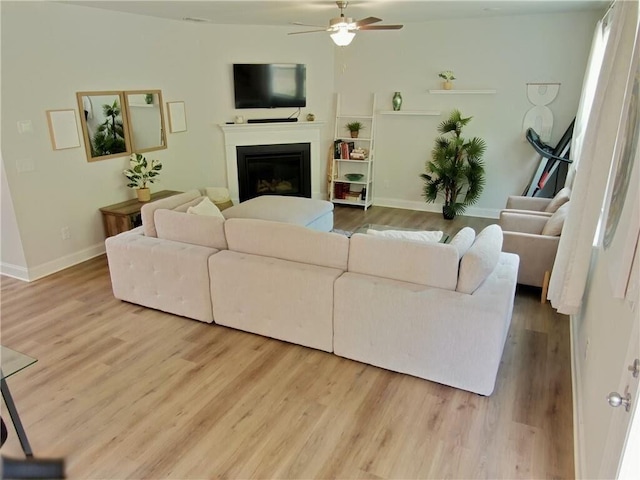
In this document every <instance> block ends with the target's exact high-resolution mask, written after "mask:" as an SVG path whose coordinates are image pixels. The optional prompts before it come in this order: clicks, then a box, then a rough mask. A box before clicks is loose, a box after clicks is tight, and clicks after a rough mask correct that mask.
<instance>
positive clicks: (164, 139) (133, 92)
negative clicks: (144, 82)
mask: <svg viewBox="0 0 640 480" xmlns="http://www.w3.org/2000/svg"><path fill="white" fill-rule="evenodd" d="M149 93H150V94H153V95H158V107H159V110H160V142H161V144H160V145H158V146H155V147H148V148H136V145H135V141H134V138H133V121H132V118H133V117H132V116H131V105H130V104H129V95H145V94H149ZM123 94H124V99H125V106H126V107H125V108H126V111H127V120H128V122H127V123H128V124H129V130H128V133H129V142H130V144H131V151H133V152H136V153H145V152H153V151H155V150H164V149H165V148H167V135H166V129H165V124H164V108H163V103H162V91H161V90H125V91H124V92H123Z"/></svg>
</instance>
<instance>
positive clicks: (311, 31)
mask: <svg viewBox="0 0 640 480" xmlns="http://www.w3.org/2000/svg"><path fill="white" fill-rule="evenodd" d="M326 31H327V29H326V28H323V29H322V30H306V31H304V32H290V33H287V35H299V34H301V33H317V32H326Z"/></svg>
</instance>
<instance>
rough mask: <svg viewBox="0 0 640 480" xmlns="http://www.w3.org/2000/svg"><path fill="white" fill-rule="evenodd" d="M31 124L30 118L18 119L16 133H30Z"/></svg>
mask: <svg viewBox="0 0 640 480" xmlns="http://www.w3.org/2000/svg"><path fill="white" fill-rule="evenodd" d="M32 132H33V124H32V123H31V120H19V121H18V133H32Z"/></svg>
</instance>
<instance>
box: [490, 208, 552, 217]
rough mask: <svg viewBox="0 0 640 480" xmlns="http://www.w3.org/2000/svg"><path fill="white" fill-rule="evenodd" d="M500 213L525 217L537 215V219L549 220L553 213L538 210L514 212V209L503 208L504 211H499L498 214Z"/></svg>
mask: <svg viewBox="0 0 640 480" xmlns="http://www.w3.org/2000/svg"><path fill="white" fill-rule="evenodd" d="M502 212H507V213H523V214H525V215H538V216H539V217H547V218H549V217H550V216H551V215H553V213H549V212H540V211H538V210H515V209H512V208H504V209H502V210H500V213H502Z"/></svg>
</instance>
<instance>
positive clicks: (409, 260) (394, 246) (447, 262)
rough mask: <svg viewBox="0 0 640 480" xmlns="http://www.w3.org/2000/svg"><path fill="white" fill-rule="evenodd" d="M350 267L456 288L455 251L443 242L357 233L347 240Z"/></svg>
mask: <svg viewBox="0 0 640 480" xmlns="http://www.w3.org/2000/svg"><path fill="white" fill-rule="evenodd" d="M349 271H350V272H353V273H360V274H363V275H373V276H376V277H383V278H390V279H392V280H400V281H402V282H411V283H416V284H419V285H426V286H429V287H437V288H445V289H448V290H455V288H456V281H457V279H458V251H457V250H456V249H455V247H452V246H451V245H447V244H444V243H433V242H408V241H405V240H398V239H395V238H384V237H374V236H373V235H363V234H361V233H356V234H355V235H353V236H352V237H351V241H350V244H349Z"/></svg>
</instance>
